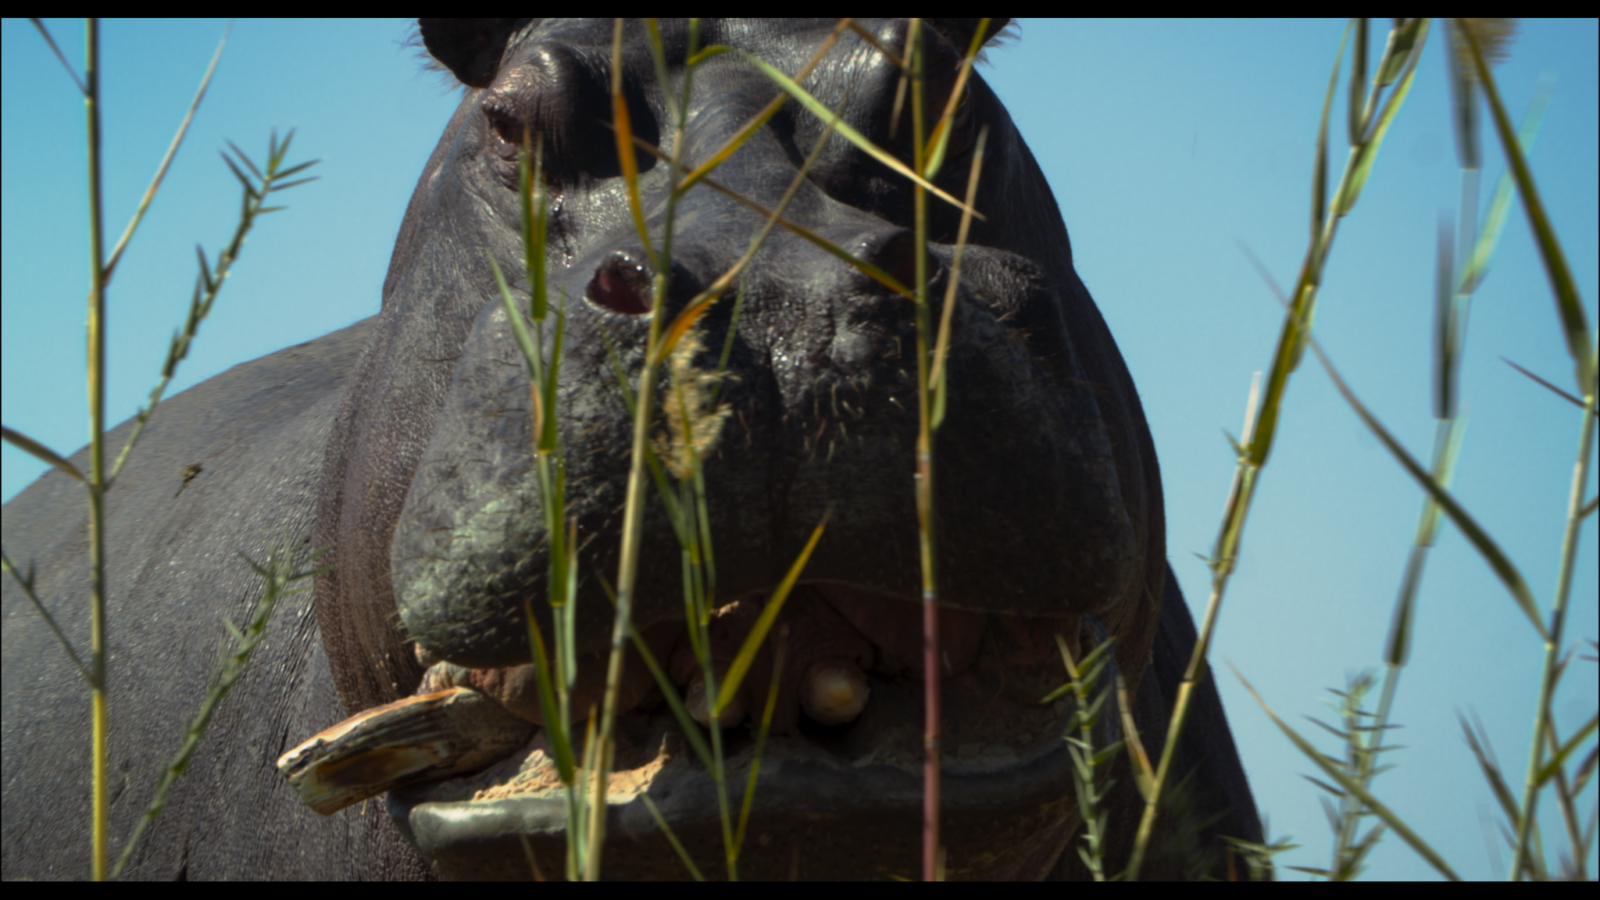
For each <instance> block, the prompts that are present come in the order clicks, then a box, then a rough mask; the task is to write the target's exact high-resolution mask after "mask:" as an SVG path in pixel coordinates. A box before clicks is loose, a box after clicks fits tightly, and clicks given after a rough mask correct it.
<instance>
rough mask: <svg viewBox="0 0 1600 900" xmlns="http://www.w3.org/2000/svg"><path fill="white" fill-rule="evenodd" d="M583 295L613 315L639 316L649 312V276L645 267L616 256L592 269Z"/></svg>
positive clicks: (622, 256)
mask: <svg viewBox="0 0 1600 900" xmlns="http://www.w3.org/2000/svg"><path fill="white" fill-rule="evenodd" d="M583 295H584V297H586V298H588V300H589V302H590V303H593V304H595V305H597V306H600V307H603V308H605V309H609V310H611V311H612V312H616V313H622V314H623V315H625V316H642V315H645V314H646V313H648V312H650V276H649V274H648V273H646V272H645V269H644V266H641V265H639V264H638V263H635V262H634V261H633V260H631V259H628V257H627V256H626V255H624V254H621V253H618V254H615V255H613V256H612V257H611V258H610V259H608V260H606V261H605V262H604V263H602V264H601V265H600V267H599V268H597V269H595V270H594V277H593V278H591V279H589V286H588V287H587V288H586V289H585V290H584V292H583Z"/></svg>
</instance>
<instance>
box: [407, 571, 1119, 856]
mask: <svg viewBox="0 0 1600 900" xmlns="http://www.w3.org/2000/svg"><path fill="white" fill-rule="evenodd" d="M808 593H809V596H806V595H807V594H808ZM829 595H831V598H832V599H833V600H834V601H835V602H842V600H841V598H843V599H847V600H854V601H857V602H858V603H864V604H866V605H871V604H872V601H871V600H868V599H866V598H864V597H863V596H862V595H861V594H860V593H858V592H852V591H850V590H849V589H839V588H833V587H827V586H802V587H801V588H800V589H798V591H797V596H796V597H794V598H792V600H793V601H799V603H801V604H803V603H805V602H808V601H809V602H812V603H816V602H821V601H824V600H827V599H829ZM877 602H878V603H879V604H884V605H890V604H892V606H893V607H896V608H900V609H901V610H902V615H900V616H895V617H893V618H894V619H895V621H893V622H889V623H887V624H885V621H884V620H885V615H882V614H880V615H879V616H878V621H877V622H874V621H872V617H871V616H860V615H858V616H857V618H862V619H864V620H865V623H866V625H867V627H868V629H870V630H874V631H875V633H877V634H879V635H881V636H883V640H884V642H885V643H888V644H890V645H891V646H889V647H885V646H883V645H882V644H879V643H874V644H872V647H873V649H874V651H876V656H875V659H874V660H871V661H869V664H868V665H867V666H866V667H864V668H865V670H866V671H865V673H864V674H865V677H866V679H867V684H868V690H869V699H868V702H867V703H866V705H865V707H864V708H863V709H861V711H860V713H859V715H857V716H856V717H855V718H854V719H853V720H851V721H849V722H845V723H842V724H838V725H832V726H829V725H824V724H821V723H818V722H816V721H815V720H814V719H812V718H811V717H810V716H808V715H806V714H804V713H803V712H801V711H800V710H798V709H791V710H790V711H789V712H790V715H788V716H784V715H781V714H780V715H779V716H777V717H776V718H777V719H778V720H779V722H780V723H782V722H783V721H784V720H785V719H787V721H788V723H790V724H789V725H788V727H784V726H783V725H782V724H780V725H778V726H776V727H775V728H774V732H775V733H774V734H773V736H771V737H770V738H769V739H768V741H767V742H766V744H765V746H764V747H763V749H762V753H761V758H760V773H761V778H760V782H759V784H758V786H757V789H756V802H755V804H754V806H753V809H752V813H751V815H752V819H751V822H750V825H749V831H748V835H749V838H748V841H749V843H748V844H747V845H746V848H745V850H744V851H743V852H742V853H741V855H740V875H741V877H745V878H749V877H763V876H764V877H788V876H789V875H791V874H793V869H792V867H793V866H794V865H795V859H794V858H793V857H795V856H796V854H797V853H798V850H797V849H794V848H798V847H799V846H800V845H801V844H804V846H805V847H806V850H805V854H804V855H805V857H806V862H805V865H806V866H807V867H813V866H815V867H817V868H816V869H815V871H828V870H829V867H830V866H832V865H833V863H834V862H839V861H841V860H842V859H843V858H844V857H849V858H850V860H851V862H852V865H851V868H852V869H853V870H858V869H861V868H863V866H864V867H865V869H867V870H872V871H875V872H876V873H877V874H878V875H880V876H890V875H910V874H912V873H913V872H914V871H915V870H916V866H917V861H918V859H919V855H918V854H919V853H920V850H919V847H920V844H919V841H918V840H917V833H918V829H919V828H920V827H921V826H920V819H921V817H920V809H921V806H922V802H923V785H922V777H923V775H922V768H923V736H922V733H921V731H922V722H923V720H924V717H923V710H922V702H923V684H922V681H921V680H920V678H918V677H913V676H912V675H911V673H910V672H909V671H908V670H907V669H906V668H905V664H904V659H903V656H902V653H903V649H902V646H901V645H900V643H899V642H900V641H901V640H902V639H901V638H899V637H898V632H900V631H902V630H903V629H901V628H899V627H898V626H900V624H901V622H902V621H911V620H913V619H915V620H917V621H920V610H919V609H918V608H917V607H916V606H915V605H913V604H909V603H904V602H903V601H893V600H887V599H882V598H877ZM879 611H880V613H881V607H880V610H879ZM787 615H788V613H787V611H786V617H787ZM958 615H960V614H958ZM976 619H977V620H978V621H979V628H978V632H979V635H980V637H979V639H978V640H974V639H973V638H972V636H971V635H970V633H969V634H967V635H961V634H952V635H951V637H952V641H951V644H952V645H953V647H952V649H954V650H955V652H956V654H957V656H958V657H961V658H958V659H956V660H954V661H953V662H954V665H956V666H959V667H960V670H959V671H957V672H955V673H954V674H949V673H947V674H946V677H945V678H944V683H943V695H944V699H943V703H942V712H943V726H944V727H943V735H942V745H943V764H942V767H941V769H942V783H943V788H942V795H943V810H944V811H943V813H942V821H943V829H944V832H945V835H946V841H947V842H955V841H958V840H959V835H960V834H962V833H963V832H964V831H966V830H977V831H981V832H982V833H984V834H986V835H988V836H989V837H990V838H991V839H992V838H993V832H994V829H996V828H1002V829H1008V830H1014V831H1015V835H1014V837H1013V838H1012V839H1008V840H1005V841H1001V842H998V843H997V844H996V845H997V846H1004V847H1009V848H1013V852H1012V855H1014V856H1015V857H1016V859H1012V860H1008V859H986V860H968V861H966V863H967V864H968V865H971V866H975V867H981V869H982V870H985V871H994V870H996V869H997V868H998V869H1001V870H1003V869H1004V868H1006V867H1007V866H1008V865H1020V864H1022V863H1023V862H1025V860H1026V858H1027V857H1028V856H1029V852H1030V850H1033V849H1034V845H1035V844H1036V843H1038V841H1039V839H1040V837H1041V836H1043V835H1049V834H1053V833H1056V832H1058V831H1059V830H1060V826H1062V825H1068V826H1069V827H1070V825H1071V824H1072V823H1071V822H1069V821H1068V820H1075V818H1076V816H1077V809H1076V806H1075V805H1074V804H1071V803H1060V804H1045V805H1042V806H1041V804H1040V803H1039V798H1040V796H1042V795H1043V796H1052V795H1053V796H1062V797H1070V796H1071V785H1072V762H1071V758H1070V756H1069V754H1068V753H1067V751H1066V748H1065V746H1064V744H1063V742H1062V741H1061V735H1062V733H1063V730H1064V728H1065V727H1066V725H1067V722H1068V719H1069V718H1070V716H1071V714H1072V711H1073V709H1074V706H1073V701H1072V700H1070V699H1061V700H1057V701H1055V702H1053V703H1051V704H1048V705H1041V704H1039V703H1038V702H1037V700H1038V699H1039V698H1040V697H1042V696H1043V695H1044V693H1046V692H1047V691H1049V690H1050V689H1053V688H1054V687H1056V686H1058V685H1059V684H1061V683H1062V682H1064V681H1065V679H1066V675H1065V670H1064V667H1063V666H1062V664H1061V661H1060V656H1059V651H1058V650H1057V648H1056V646H1055V642H1054V637H1053V635H1054V634H1056V633H1062V634H1063V635H1064V636H1066V637H1067V638H1068V640H1069V644H1076V645H1077V647H1084V646H1086V645H1088V644H1090V643H1091V642H1093V641H1095V640H1098V639H1099V637H1100V636H1103V632H1102V631H1100V629H1099V625H1098V623H1097V622H1095V621H1094V620H1093V619H1092V618H1089V619H1085V620H1083V621H1082V624H1081V626H1080V623H1079V622H1078V621H1076V620H1067V619H1053V620H1042V619H1040V620H1021V619H1018V618H1016V617H1005V616H996V615H990V616H977V617H976ZM964 624H968V625H969V626H970V624H971V623H970V622H966V623H964ZM1080 627H1081V628H1082V629H1083V630H1082V632H1081V633H1080ZM955 630H956V629H951V631H955ZM915 637H916V640H917V641H918V642H920V632H918V633H916V634H915ZM658 643H659V642H658ZM963 648H966V649H963ZM1019 649H1021V650H1023V651H1024V652H1023V655H1024V656H1028V657H1030V658H1025V659H1021V660H1018V659H1017V657H1018V651H1019ZM1045 651H1048V655H1047V654H1046V652H1045ZM1077 652H1078V649H1077V648H1074V653H1075V654H1076V653H1077ZM946 658H947V661H949V660H950V657H949V656H948V655H947V657H946ZM1002 666H1003V667H1004V671H1002ZM641 668H642V667H641ZM785 669H786V671H788V672H790V673H791V674H790V675H789V676H788V677H789V678H790V680H794V675H793V674H792V672H793V671H794V670H795V667H790V666H786V667H785ZM462 671H466V670H462ZM681 678H682V676H681V674H680V675H679V676H677V677H675V678H674V680H675V681H678V680H681ZM425 686H426V688H427V689H430V690H431V689H435V688H437V687H439V685H438V684H433V683H431V682H425ZM679 691H680V694H681V693H682V686H681V685H680V687H679ZM802 692H803V687H801V686H799V685H783V684H781V683H780V689H779V694H780V696H781V697H783V698H784V699H783V701H781V703H789V704H795V703H802V704H803V698H801V699H800V700H796V699H794V694H796V693H802ZM751 695H752V696H754V697H758V698H763V700H764V698H765V697H766V688H765V685H764V684H763V685H756V686H753V688H752V690H751ZM497 699H501V700H502V702H503V703H505V704H506V706H507V708H519V707H520V708H522V709H527V708H528V700H527V698H524V697H518V696H515V695H514V693H510V694H508V693H507V692H506V691H504V690H502V691H501V696H498V697H497ZM575 706H576V704H575ZM761 706H762V701H760V700H758V701H757V702H756V703H753V704H751V715H750V717H749V720H748V721H747V723H746V724H741V725H735V726H731V727H728V728H727V729H725V730H724V732H723V735H724V746H725V753H726V760H727V764H726V772H727V781H726V783H727V785H728V790H729V794H730V799H729V803H730V804H731V808H732V809H733V810H734V816H735V817H737V815H738V809H739V804H740V801H741V797H742V792H743V789H744V785H746V784H747V783H748V779H749V774H750V766H751V763H752V761H753V760H754V757H755V736H754V732H753V729H752V728H751V726H750V724H748V722H753V721H758V720H759V717H760V715H761ZM575 717H576V715H575ZM1115 719H1116V717H1115V716H1114V715H1112V716H1103V717H1102V723H1101V726H1100V729H1101V733H1100V734H1099V735H1097V739H1098V740H1100V741H1103V742H1105V743H1107V744H1109V743H1110V742H1112V741H1115V740H1116V734H1115V732H1116V730H1117V723H1116V722H1115ZM777 732H784V733H777ZM617 733H618V736H619V737H618V743H617V749H616V757H615V763H614V766H613V771H612V774H611V777H610V780H609V782H608V788H607V795H608V796H607V799H608V813H607V834H608V838H607V841H608V843H607V854H606V874H607V876H608V877H624V878H654V877H673V876H676V877H682V876H685V875H686V874H687V871H686V869H685V868H684V866H683V864H682V862H681V861H680V860H679V859H678V858H677V857H676V855H675V854H674V852H673V851H672V850H671V849H670V848H669V847H668V845H667V843H666V842H665V841H662V840H660V838H661V829H660V827H659V825H658V824H657V823H656V822H655V819H654V817H653V816H652V815H651V813H650V811H649V809H648V808H647V806H646V804H645V802H644V800H642V799H641V797H643V796H648V797H649V798H650V800H651V801H652V802H653V803H654V804H655V806H656V807H657V809H658V810H659V811H660V813H661V815H662V816H663V818H664V819H665V820H666V822H667V823H668V824H669V825H670V826H671V828H672V831H673V833H674V834H675V835H676V836H677V837H678V839H679V840H680V841H682V842H683V843H684V845H685V846H686V847H687V848H689V851H690V853H691V854H693V855H694V857H695V858H696V859H697V860H698V861H699V864H700V865H702V866H705V865H708V864H714V863H710V862H709V861H711V860H715V859H718V858H720V857H721V856H722V840H723V837H722V826H721V822H720V819H719V813H718V809H719V802H718V796H717V787H716V784H715V781H714V780H713V779H712V778H711V777H710V775H709V773H708V772H707V771H706V770H705V767H704V766H703V765H702V764H701V762H700V760H699V758H698V757H697V756H696V754H695V753H694V751H693V750H692V748H691V747H690V746H689V744H688V742H687V741H686V740H685V739H684V736H683V734H682V731H681V729H680V727H679V725H678V723H677V721H676V719H675V717H674V716H673V714H672V712H671V711H670V709H669V708H667V706H666V705H665V704H664V703H661V702H660V701H659V699H654V700H651V699H647V700H645V702H643V703H640V704H637V705H635V706H634V708H632V709H629V710H627V711H625V712H624V713H623V714H622V715H621V716H620V717H619V720H618V725H617ZM552 753H553V752H552V751H551V748H550V745H549V743H548V740H547V738H546V735H545V732H543V731H542V730H541V731H540V732H539V733H538V734H537V735H536V736H535V737H534V738H533V739H532V740H531V741H530V742H529V743H528V744H526V745H525V746H523V747H522V748H520V749H519V750H517V751H516V752H514V753H512V754H510V755H509V756H507V757H506V758H504V759H502V760H501V761H500V762H498V763H496V764H494V765H492V766H490V767H488V768H487V769H485V770H483V771H481V772H478V773H476V774H473V775H468V776H463V777H455V778H449V779H444V780H438V781H431V782H425V783H421V784H416V785H412V786H409V787H405V788H401V789H397V790H394V791H391V792H390V794H389V812H390V815H391V816H392V817H393V818H394V820H395V822H396V823H397V824H398V825H399V827H400V828H401V830H402V831H403V832H405V834H406V835H407V837H408V838H409V839H410V840H411V841H412V843H413V844H414V845H415V846H416V847H417V848H418V849H419V850H420V851H421V852H422V853H423V855H424V856H425V857H427V858H428V859H429V860H430V861H432V863H433V865H434V867H435V870H436V871H438V872H439V873H440V874H442V875H445V876H447V877H456V878H514V877H523V878H526V877H530V876H531V875H533V874H534V873H535V872H536V871H537V872H539V873H541V874H543V875H546V876H549V875H553V874H556V873H559V872H560V871H561V870H562V869H561V867H562V865H563V860H564V859H565V854H566V840H567V806H566V799H565V793H564V788H563V787H562V785H561V783H560V781H559V778H558V776H557V774H556V768H555V764H554V761H553V755H552ZM797 814H798V815H797ZM864 816H865V817H868V818H872V819H874V820H881V827H875V828H874V829H873V833H874V834H877V835H879V836H880V839H879V840H878V841H877V842H876V844H875V846H873V847H871V848H866V847H863V846H862V845H861V842H860V841H859V840H856V839H849V840H846V839H843V838H841V839H840V840H839V841H838V842H837V843H836V844H835V843H834V842H830V841H829V840H828V839H827V838H826V835H827V834H828V832H829V830H830V824H829V823H830V822H835V823H842V822H845V821H849V822H851V823H853V824H854V825H855V826H857V827H858V826H859V824H860V822H861V819H862V817H864ZM802 832H803V833H802ZM524 847H526V849H524ZM830 856H832V857H833V858H832V859H831V860H830V859H827V858H825V857H830ZM530 859H531V860H532V862H530ZM952 874H959V873H952Z"/></svg>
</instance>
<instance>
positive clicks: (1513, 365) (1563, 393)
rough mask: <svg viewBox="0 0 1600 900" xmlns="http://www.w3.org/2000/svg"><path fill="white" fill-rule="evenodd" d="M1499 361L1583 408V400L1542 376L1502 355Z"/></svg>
mask: <svg viewBox="0 0 1600 900" xmlns="http://www.w3.org/2000/svg"><path fill="white" fill-rule="evenodd" d="M1500 361H1501V362H1503V363H1505V364H1506V365H1508V366H1510V367H1511V368H1513V369H1516V370H1517V371H1518V372H1521V373H1522V374H1524V375H1526V376H1528V377H1529V378H1531V379H1533V380H1534V381H1535V382H1537V383H1538V384H1539V385H1541V386H1542V387H1545V388H1547V389H1549V390H1550V391H1551V392H1552V393H1554V394H1555V395H1556V396H1558V397H1560V398H1561V399H1563V400H1565V401H1567V402H1568V403H1571V404H1572V405H1573V406H1576V407H1577V408H1579V409H1583V406H1584V404H1583V401H1582V400H1579V399H1578V398H1577V397H1574V396H1572V395H1571V394H1569V393H1567V392H1566V391H1563V390H1562V389H1561V388H1558V387H1556V386H1555V385H1553V384H1551V383H1550V382H1548V381H1545V380H1544V379H1543V378H1540V377H1539V376H1537V375H1535V374H1533V373H1532V372H1529V371H1528V370H1527V369H1524V368H1523V367H1521V366H1519V365H1517V364H1516V363H1514V362H1512V361H1511V360H1509V359H1506V358H1505V357H1504V356H1502V357H1500Z"/></svg>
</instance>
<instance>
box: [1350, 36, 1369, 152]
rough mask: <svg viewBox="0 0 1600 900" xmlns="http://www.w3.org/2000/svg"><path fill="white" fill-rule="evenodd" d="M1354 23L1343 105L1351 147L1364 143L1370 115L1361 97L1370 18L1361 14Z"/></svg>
mask: <svg viewBox="0 0 1600 900" xmlns="http://www.w3.org/2000/svg"><path fill="white" fill-rule="evenodd" d="M1355 24H1356V42H1355V46H1354V47H1353V48H1352V52H1351V54H1350V86H1349V87H1348V88H1347V89H1346V90H1345V101H1346V102H1345V106H1346V107H1348V118H1347V121H1346V122H1345V125H1346V130H1347V132H1348V134H1349V138H1350V146H1352V147H1354V146H1356V145H1357V144H1361V143H1365V141H1366V134H1367V117H1368V116H1369V115H1371V113H1370V112H1369V111H1368V110H1367V102H1366V101H1365V100H1364V99H1363V98H1364V97H1365V95H1366V93H1367V90H1366V88H1367V40H1368V35H1367V28H1368V26H1369V24H1370V20H1368V19H1367V18H1366V17H1365V16H1362V17H1359V18H1357V19H1356V23H1355Z"/></svg>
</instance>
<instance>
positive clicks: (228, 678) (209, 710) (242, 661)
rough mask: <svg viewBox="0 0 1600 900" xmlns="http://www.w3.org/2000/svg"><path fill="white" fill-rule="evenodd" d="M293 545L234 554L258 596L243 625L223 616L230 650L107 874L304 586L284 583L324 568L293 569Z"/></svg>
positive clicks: (127, 856)
mask: <svg viewBox="0 0 1600 900" xmlns="http://www.w3.org/2000/svg"><path fill="white" fill-rule="evenodd" d="M294 546H295V542H294V541H292V540H290V539H289V538H288V536H287V535H285V537H284V539H283V540H282V541H280V543H279V546H278V549H277V550H275V551H274V552H273V553H272V554H271V555H270V556H269V557H268V560H267V562H266V564H261V563H258V562H256V561H255V560H253V559H251V558H250V557H248V556H245V555H244V554H243V553H240V554H239V556H240V557H241V558H243V559H244V561H245V562H246V563H248V564H249V565H250V568H252V569H254V570H255V571H256V572H257V573H258V574H260V575H261V576H262V577H263V578H265V579H266V585H265V587H264V589H263V591H262V595H261V598H260V599H259V600H258V601H256V604H255V609H254V610H253V614H252V615H251V617H250V621H249V623H248V624H247V625H246V626H245V628H244V629H243V630H241V629H239V628H238V627H236V626H235V625H234V624H233V623H232V622H229V621H228V620H226V619H224V620H223V625H224V626H226V628H227V630H228V633H229V635H230V636H231V640H232V642H233V643H234V645H235V646H234V649H233V651H232V652H229V651H228V649H227V645H226V644H224V645H223V646H222V647H220V648H219V651H220V652H219V656H220V657H221V659H220V663H221V668H220V670H219V671H218V672H217V674H216V675H214V676H213V677H212V679H211V685H210V687H209V688H208V689H207V691H206V695H205V697H204V698H203V699H202V700H201V701H200V709H199V711H198V712H196V713H195V717H194V719H193V720H192V721H191V722H190V723H189V726H188V728H187V729H186V730H185V731H184V736H183V741H182V743H181V744H180V745H179V747H178V752H177V754H176V755H175V756H174V758H173V760H172V762H171V763H169V764H168V765H167V767H166V769H165V770H164V771H163V772H162V773H161V777H160V778H159V779H158V780H157V782H156V786H155V790H154V791H153V792H152V795H151V798H150V805H149V806H148V807H147V808H146V809H145V812H144V814H143V815H142V816H140V817H139V821H138V824H136V825H135V826H134V829H133V833H132V834H131V835H129V836H128V840H127V842H126V843H125V844H123V847H122V854H121V856H120V857H119V858H118V859H117V865H116V867H115V868H114V869H112V871H111V877H112V878H113V879H115V878H117V877H118V876H119V875H121V874H122V870H123V869H124V868H125V867H126V866H127V865H128V863H129V861H131V860H132V859H133V855H134V851H136V850H137V849H138V847H139V841H140V839H141V838H143V836H144V833H145V830H146V829H147V828H148V827H149V826H150V824H151V823H152V822H154V821H155V820H156V819H157V818H158V817H159V816H160V815H161V813H162V812H163V811H164V810H165V809H166V806H167V794H168V792H169V791H170V789H171V788H172V784H173V782H174V781H176V780H177V779H178V777H179V776H181V775H183V774H184V772H186V771H188V768H189V763H190V761H191V760H192V759H193V758H194V753H195V751H196V750H197V749H199V746H200V741H201V739H202V738H203V737H204V736H205V733H206V729H207V728H208V727H209V726H210V724H211V719H212V717H213V716H214V715H215V714H216V711H217V707H219V706H221V705H222V701H223V700H224V699H226V698H227V696H228V694H229V693H230V692H232V690H233V688H234V685H236V684H238V683H239V679H241V678H243V677H244V674H245V671H246V664H247V663H248V662H249V659H250V656H251V654H253V653H254V652H255V650H256V648H257V647H259V646H261V642H262V641H263V640H264V639H265V638H266V628H267V622H268V621H269V620H270V619H271V618H272V611H273V610H274V609H275V608H276V607H277V604H278V601H279V600H281V599H283V598H284V597H287V596H292V595H294V594H298V593H300V592H302V591H304V590H305V588H304V587H301V588H294V589H291V588H290V585H292V584H294V583H295V582H297V581H303V580H305V579H308V578H312V577H314V576H316V575H317V574H319V573H321V572H325V571H327V570H326V569H325V568H323V569H301V570H298V571H297V570H296V568H295V559H294V554H293V550H292V548H293V547H294ZM326 549H327V548H322V549H319V550H317V551H315V552H314V553H312V554H311V556H310V559H309V560H308V562H311V561H315V560H316V559H317V558H318V557H320V556H321V555H322V554H323V553H324V552H326Z"/></svg>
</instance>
